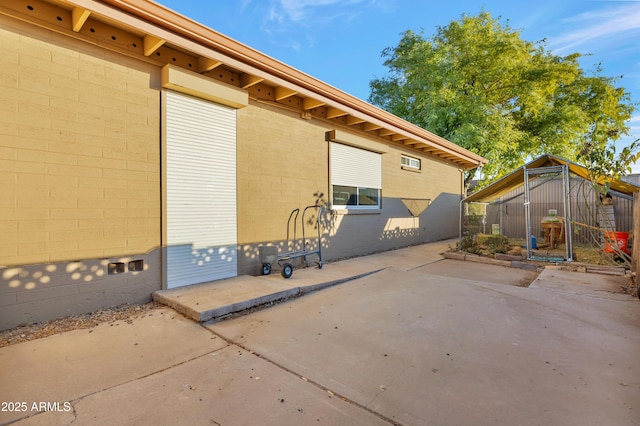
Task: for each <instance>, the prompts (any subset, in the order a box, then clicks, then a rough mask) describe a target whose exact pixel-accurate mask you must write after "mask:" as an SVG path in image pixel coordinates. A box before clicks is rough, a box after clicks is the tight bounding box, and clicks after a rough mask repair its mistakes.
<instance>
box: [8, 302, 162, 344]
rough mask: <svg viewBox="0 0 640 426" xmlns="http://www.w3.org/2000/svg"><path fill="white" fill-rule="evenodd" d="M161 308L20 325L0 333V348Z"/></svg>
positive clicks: (124, 309)
mask: <svg viewBox="0 0 640 426" xmlns="http://www.w3.org/2000/svg"><path fill="white" fill-rule="evenodd" d="M162 307H165V306H163V305H161V304H160V303H156V302H150V303H145V304H141V305H130V304H125V305H120V306H116V307H113V308H109V309H103V310H101V311H96V312H91V313H88V314H82V315H73V316H70V317H65V318H60V319H56V320H52V321H45V322H37V323H33V324H28V325H21V326H18V327H15V328H11V329H9V330H4V331H1V332H0V348H2V347H5V346H10V345H15V344H17V343H23V342H28V341H30V340H35V339H41V338H43V337H47V336H52V335H54V334H60V333H64V332H67V331H72V330H78V329H87V328H93V327H96V326H97V325H99V324H103V323H113V322H116V321H122V320H124V321H125V322H131V321H132V320H133V319H135V318H140V317H143V316H146V315H153V313H154V311H155V310H157V309H160V308H162Z"/></svg>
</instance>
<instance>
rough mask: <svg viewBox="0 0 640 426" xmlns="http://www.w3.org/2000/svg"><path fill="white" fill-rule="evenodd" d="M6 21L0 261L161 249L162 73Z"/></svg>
mask: <svg viewBox="0 0 640 426" xmlns="http://www.w3.org/2000/svg"><path fill="white" fill-rule="evenodd" d="M2 19H3V21H2V22H1V23H2V25H0V26H1V27H2V28H0V49H1V50H0V52H1V54H0V56H1V57H2V60H1V61H0V109H1V110H2V111H1V113H0V186H1V187H2V188H3V189H2V191H0V265H22V264H33V263H44V262H55V261H59V260H71V259H76V260H77V259H89V258H101V257H110V256H122V255H126V254H133V253H145V252H147V251H149V250H150V249H152V248H154V247H157V246H158V245H159V241H160V167H159V161H160V152H159V146H160V144H159V138H160V129H159V102H160V101H159V99H160V97H159V91H158V81H159V70H158V69H156V68H154V67H151V66H149V65H146V64H142V63H139V62H137V61H134V60H130V59H128V58H125V57H122V56H120V55H115V54H112V53H109V52H106V51H104V50H102V49H98V48H94V47H92V46H89V45H87V44H85V43H80V42H75V41H73V40H70V39H68V38H63V37H61V36H58V35H56V34H53V33H51V32H48V31H44V30H39V29H36V28H34V27H33V26H26V25H22V24H20V23H17V22H15V21H10V20H8V19H6V18H2Z"/></svg>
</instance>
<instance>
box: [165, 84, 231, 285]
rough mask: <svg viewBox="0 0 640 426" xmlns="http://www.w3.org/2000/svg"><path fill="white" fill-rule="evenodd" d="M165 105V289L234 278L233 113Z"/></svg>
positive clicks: (178, 100)
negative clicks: (166, 245) (166, 246)
mask: <svg viewBox="0 0 640 426" xmlns="http://www.w3.org/2000/svg"><path fill="white" fill-rule="evenodd" d="M166 100H167V105H166V111H167V113H166V132H167V135H166V137H167V143H166V146H167V150H166V157H167V161H166V164H167V167H166V174H167V176H166V189H167V191H166V194H167V200H166V207H167V244H168V248H167V287H168V288H174V287H179V286H184V285H189V284H196V283H200V282H205V281H211V280H216V279H221V278H228V277H232V276H235V275H237V219H236V111H235V110H234V109H231V108H227V107H224V106H221V105H218V104H214V103H211V102H208V101H204V100H201V99H197V98H192V97H189V96H186V95H183V94H179V93H175V92H170V91H168V92H166Z"/></svg>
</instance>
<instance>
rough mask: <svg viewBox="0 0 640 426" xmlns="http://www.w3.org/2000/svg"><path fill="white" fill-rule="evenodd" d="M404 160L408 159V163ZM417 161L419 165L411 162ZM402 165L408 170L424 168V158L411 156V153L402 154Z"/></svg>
mask: <svg viewBox="0 0 640 426" xmlns="http://www.w3.org/2000/svg"><path fill="white" fill-rule="evenodd" d="M404 160H407V164H405V162H404ZM412 161H413V162H417V163H418V164H417V166H415V165H412V164H411V162H412ZM400 166H401V167H402V168H403V169H408V170H422V160H421V159H420V158H415V157H411V156H409V155H405V154H400Z"/></svg>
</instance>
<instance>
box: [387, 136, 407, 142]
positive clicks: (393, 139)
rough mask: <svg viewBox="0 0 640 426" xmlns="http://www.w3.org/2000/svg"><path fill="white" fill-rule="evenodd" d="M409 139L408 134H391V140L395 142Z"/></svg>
mask: <svg viewBox="0 0 640 426" xmlns="http://www.w3.org/2000/svg"><path fill="white" fill-rule="evenodd" d="M406 139H409V137H408V136H403V135H393V136H391V141H393V142H400V141H403V140H406Z"/></svg>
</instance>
